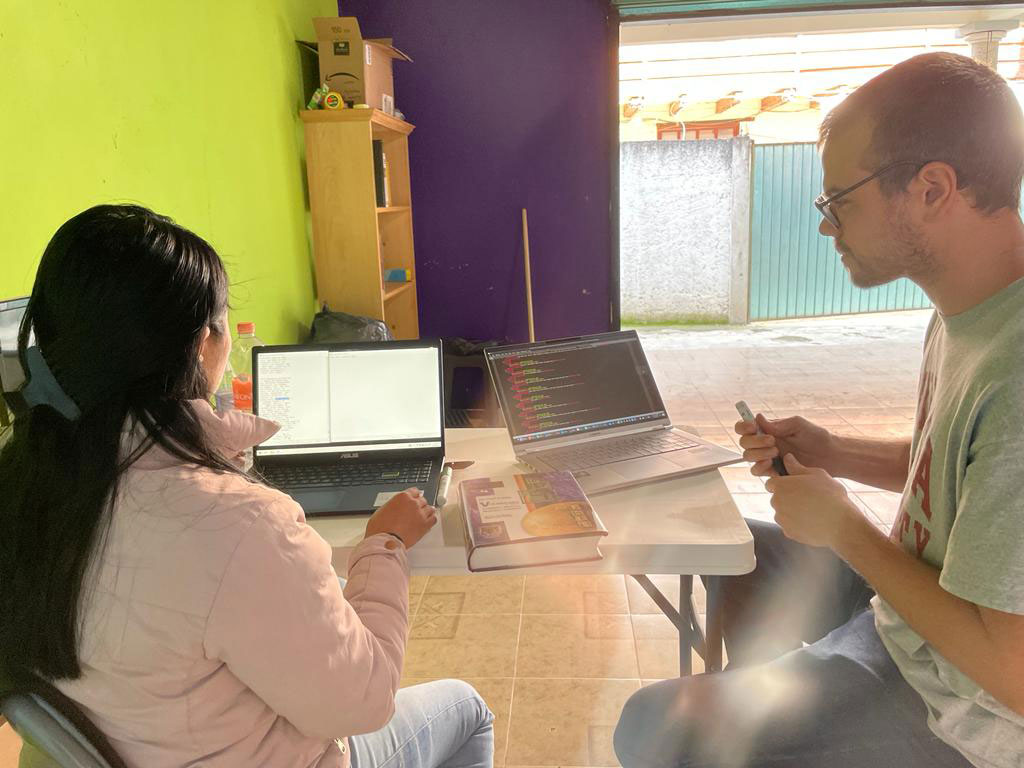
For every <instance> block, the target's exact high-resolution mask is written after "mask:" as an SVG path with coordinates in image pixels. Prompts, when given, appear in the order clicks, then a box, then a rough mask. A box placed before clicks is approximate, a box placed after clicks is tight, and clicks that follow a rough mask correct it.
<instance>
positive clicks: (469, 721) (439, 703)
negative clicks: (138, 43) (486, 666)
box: [338, 577, 494, 768]
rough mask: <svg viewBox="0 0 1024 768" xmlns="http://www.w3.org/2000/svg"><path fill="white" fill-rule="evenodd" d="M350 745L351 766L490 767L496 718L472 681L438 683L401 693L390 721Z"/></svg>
mask: <svg viewBox="0 0 1024 768" xmlns="http://www.w3.org/2000/svg"><path fill="white" fill-rule="evenodd" d="M338 582H339V583H340V584H341V588H342V589H344V588H345V579H342V578H340V577H339V578H338ZM348 745H349V749H350V750H351V752H352V768H384V766H387V768H491V766H492V765H493V763H494V715H492V714H491V710H490V709H488V708H487V704H485V703H484V700H483V699H482V698H480V694H479V693H477V692H476V690H475V689H474V688H473V686H471V685H470V684H469V683H464V682H462V681H461V680H435V681H434V682H432V683H423V684H422V685H411V686H409V687H408V688H402V689H400V690H399V691H398V693H397V694H395V714H394V715H393V716H392V718H391V721H390V722H389V723H388V724H387V725H385V726H384V727H383V728H381V729H380V730H379V731H374V732H373V733H364V734H362V735H361V736H350V737H349V739H348Z"/></svg>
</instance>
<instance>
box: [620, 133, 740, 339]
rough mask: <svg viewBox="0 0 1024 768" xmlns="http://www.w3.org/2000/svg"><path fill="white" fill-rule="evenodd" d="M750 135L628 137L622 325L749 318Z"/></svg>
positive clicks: (623, 150)
mask: <svg viewBox="0 0 1024 768" xmlns="http://www.w3.org/2000/svg"><path fill="white" fill-rule="evenodd" d="M750 147H751V143H750V140H749V139H747V138H746V137H739V138H735V139H719V140H706V141H644V142H626V143H623V144H621V145H620V155H619V157H620V164H621V165H620V257H619V258H620V283H621V313H622V318H623V322H624V323H631V322H632V323H686V322H695V321H696V322H699V321H703V322H726V321H729V322H734V323H735V322H739V323H742V322H746V316H747V313H746V302H747V280H746V270H747V264H748V263H749V253H750V227H749V218H750V215H749V211H750V151H751V150H750Z"/></svg>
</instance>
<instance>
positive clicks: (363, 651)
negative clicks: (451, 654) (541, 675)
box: [0, 205, 493, 768]
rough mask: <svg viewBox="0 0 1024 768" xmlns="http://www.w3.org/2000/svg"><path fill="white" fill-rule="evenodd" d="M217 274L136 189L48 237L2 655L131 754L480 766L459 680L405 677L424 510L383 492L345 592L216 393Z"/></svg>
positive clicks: (30, 319) (409, 497)
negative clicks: (254, 462) (261, 472)
mask: <svg viewBox="0 0 1024 768" xmlns="http://www.w3.org/2000/svg"><path fill="white" fill-rule="evenodd" d="M227 295H228V280H227V274H226V272H225V270H224V267H223V265H222V264H221V261H220V258H219V257H218V256H217V254H216V252H215V251H214V249H213V248H212V247H211V246H210V245H209V244H208V243H207V242H206V241H204V240H203V239H202V238H200V237H198V236H197V235H195V234H193V233H192V232H189V231H188V230H186V229H184V228H182V227H180V226H178V225H176V224H175V223H174V222H172V221H171V220H169V219H167V218H165V217H163V216H159V215H157V214H155V213H153V212H152V211H149V210H147V209H145V208H141V207H138V206H130V205H104V206H97V207H94V208H90V209H89V210H87V211H84V212H83V213H81V214H79V215H77V216H75V217H73V218H72V219H70V220H69V221H68V222H66V223H65V224H64V225H63V226H61V227H60V229H58V230H57V233H56V234H55V235H54V236H53V239H52V240H51V241H50V243H49V245H48V246H47V248H46V250H45V252H44V254H43V258H42V261H41V263H40V265H39V269H38V272H37V274H36V281H35V285H34V287H33V289H32V296H31V299H30V301H29V304H28V307H27V309H26V313H25V318H24V321H23V323H22V327H21V329H20V335H19V355H20V358H21V361H22V365H23V366H24V367H25V369H26V374H27V382H26V384H25V385H24V387H23V389H22V390H21V392H20V393H19V396H18V398H17V399H18V400H19V402H20V407H19V408H18V411H19V413H18V414H17V417H16V419H15V424H14V432H13V435H12V436H11V438H10V439H9V441H8V442H7V444H6V445H5V446H4V447H3V449H2V451H0V673H2V674H3V675H4V676H6V677H7V678H9V679H12V680H14V681H15V682H16V683H17V682H19V681H23V682H27V681H30V680H33V679H37V678H41V679H43V680H45V681H48V682H51V683H53V684H54V685H55V686H56V687H57V688H58V689H59V690H60V691H61V692H62V693H63V694H65V695H66V696H67V697H69V698H70V699H71V700H73V701H74V702H76V703H77V704H78V706H79V707H80V708H81V709H82V711H83V712H84V714H85V715H86V716H87V717H88V718H89V719H90V720H91V721H92V722H93V723H94V724H95V725H96V726H98V728H99V729H100V731H101V732H103V734H104V735H105V736H106V737H107V738H108V739H109V741H110V742H111V744H112V745H113V746H114V748H115V749H116V751H117V752H118V753H119V754H120V755H121V757H122V758H123V759H124V760H125V762H126V763H127V764H128V765H130V766H145V768H156V767H157V766H185V765H189V766H192V765H204V766H265V767H271V766H296V767H298V766H317V767H318V768H326V767H327V766H331V767H335V766H347V765H349V764H350V763H351V764H352V765H354V766H357V768H363V767H364V766H374V765H381V764H383V763H386V762H388V761H389V760H391V759H392V758H397V764H401V765H417V766H419V765H423V766H440V765H448V766H467V767H468V766H487V765H490V764H491V758H492V752H493V733H492V725H491V723H492V720H493V717H492V715H491V713H490V712H489V710H488V709H487V707H486V705H485V704H484V703H483V701H482V700H481V699H480V697H479V695H477V693H476V692H475V691H474V690H473V689H472V688H471V687H470V686H469V685H467V684H465V683H462V682H460V681H454V680H447V681H439V682H436V683H429V684H426V685H422V686H414V687H411V688H406V689H403V690H401V691H398V692H397V694H396V691H397V689H398V684H399V678H400V677H401V671H402V662H403V656H404V653H405V643H406V637H407V634H408V604H409V600H408V587H409V569H408V561H407V559H406V549H407V548H409V547H412V546H414V545H415V544H416V542H417V541H418V540H419V539H420V538H421V537H422V536H423V535H424V534H425V533H426V532H427V531H428V530H429V529H430V527H431V526H433V525H434V524H435V522H436V517H435V514H434V510H433V509H432V508H430V507H429V506H427V504H426V502H425V500H424V499H423V496H422V494H420V493H419V492H418V491H417V490H416V489H410V490H409V491H406V492H405V493H402V494H399V495H398V496H396V497H395V498H394V499H393V500H392V501H390V502H389V503H388V504H386V505H385V506H383V507H381V508H380V509H379V510H378V511H377V512H376V513H375V514H374V515H373V516H372V517H371V518H370V520H369V522H368V524H367V527H366V538H365V539H364V540H363V542H362V543H360V544H359V546H358V547H357V548H356V549H355V551H354V552H353V554H352V557H351V559H350V561H349V566H348V573H347V576H348V580H347V584H346V585H345V587H344V591H343V589H342V586H341V585H340V583H339V581H338V579H337V576H336V574H335V572H334V570H333V568H332V567H331V549H330V546H329V545H328V544H327V543H326V542H325V541H324V540H323V539H321V538H320V537H319V536H318V535H317V533H316V532H315V531H314V530H313V529H312V528H311V527H309V526H308V525H307V524H306V523H305V519H304V517H303V514H302V510H301V509H300V508H299V506H298V505H297V504H296V503H295V502H294V501H292V500H291V499H290V498H289V497H288V496H286V495H284V494H282V493H280V492H278V491H276V490H274V489H272V488H269V487H267V486H265V485H263V484H261V483H260V482H259V480H258V479H257V478H254V477H250V476H249V475H247V474H246V473H245V472H244V471H243V470H242V469H241V464H240V461H239V456H240V455H241V454H242V453H243V452H244V451H246V450H247V449H248V448H251V447H252V446H253V445H255V444H257V443H259V442H261V441H263V440H265V439H266V438H267V437H269V436H270V435H272V434H273V433H274V432H275V431H276V430H277V425H275V424H274V423H273V422H269V421H267V420H266V419H261V418H259V417H257V416H253V415H251V414H244V413H240V412H229V413H228V414H226V415H225V414H215V413H214V412H213V410H212V409H211V408H210V405H209V397H210V394H211V393H212V391H213V390H214V388H215V387H216V386H217V384H218V383H219V381H220V379H221V377H222V376H223V372H224V367H225V360H226V358H227V355H228V351H229V349H230V346H231V341H230V336H229V335H228V332H227ZM31 333H34V334H35V342H34V344H32V345H31V346H30V344H29V339H30V334H31ZM357 734H365V735H362V736H359V735H357ZM349 737H350V738H349Z"/></svg>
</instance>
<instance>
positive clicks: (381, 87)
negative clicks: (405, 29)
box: [313, 16, 412, 115]
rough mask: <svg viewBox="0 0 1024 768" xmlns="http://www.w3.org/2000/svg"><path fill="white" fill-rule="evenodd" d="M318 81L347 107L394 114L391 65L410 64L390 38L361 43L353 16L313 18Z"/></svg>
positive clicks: (393, 87) (408, 59)
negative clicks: (340, 97)
mask: <svg viewBox="0 0 1024 768" xmlns="http://www.w3.org/2000/svg"><path fill="white" fill-rule="evenodd" d="M313 29H314V30H316V40H317V42H316V48H317V58H318V59H319V61H320V82H326V83H327V84H328V85H329V86H330V88H331V90H332V91H337V92H338V93H340V94H341V95H342V98H344V99H345V101H347V102H349V103H350V104H369V105H370V106H371V107H373V108H375V109H381V110H384V111H385V112H387V113H388V114H389V115H393V114H394V113H395V79H394V75H393V73H392V70H391V67H392V62H394V60H395V59H398V60H400V61H412V59H410V58H409V57H408V56H406V55H405V54H404V53H402V52H401V51H400V50H398V49H397V48H395V47H394V45H392V41H391V38H382V39H375V40H364V39H363V36H362V34H361V33H360V32H359V22H358V20H356V18H355V17H354V16H332V17H326V18H318V19H313Z"/></svg>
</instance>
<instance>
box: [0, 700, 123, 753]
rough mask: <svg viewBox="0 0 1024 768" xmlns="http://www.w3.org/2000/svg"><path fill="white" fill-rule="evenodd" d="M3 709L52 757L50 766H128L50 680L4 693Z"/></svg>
mask: <svg viewBox="0 0 1024 768" xmlns="http://www.w3.org/2000/svg"><path fill="white" fill-rule="evenodd" d="M0 713H2V714H3V716H4V717H6V718H7V720H8V722H10V724H11V727H12V728H14V730H15V731H16V732H17V734H18V735H19V736H20V737H21V738H22V740H23V741H24V742H25V743H26V744H27V745H30V746H31V747H32V748H34V749H35V750H36V751H37V752H39V753H42V754H43V755H44V756H45V757H46V758H47V759H48V760H49V761H50V762H48V763H45V764H44V765H45V766H46V767H47V768H49V767H50V766H52V767H53V768H127V766H126V765H125V763H124V761H123V760H121V758H120V757H119V756H118V755H117V753H116V752H115V751H114V748H113V747H112V746H110V742H108V741H107V739H106V737H105V736H104V735H103V734H102V733H101V732H100V730H99V729H98V728H97V727H96V726H95V725H93V723H92V721H90V720H89V719H88V718H87V717H86V716H85V715H83V714H82V713H81V711H80V710H79V709H78V707H77V706H75V704H74V702H73V701H71V700H70V699H69V698H67V697H66V696H64V695H63V694H62V693H60V691H58V690H57V689H56V688H54V687H53V686H52V685H49V684H48V683H44V682H42V681H36V682H34V683H32V684H31V685H29V686H24V687H19V689H17V690H13V691H9V692H7V693H5V694H4V695H3V697H2V698H0ZM36 765H37V763H32V768H36ZM40 768H43V766H40Z"/></svg>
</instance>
